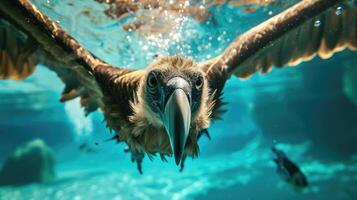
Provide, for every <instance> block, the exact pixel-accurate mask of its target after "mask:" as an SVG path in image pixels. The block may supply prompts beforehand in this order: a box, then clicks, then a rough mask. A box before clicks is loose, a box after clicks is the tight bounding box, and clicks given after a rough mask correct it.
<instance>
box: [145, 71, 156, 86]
mask: <svg viewBox="0 0 357 200" xmlns="http://www.w3.org/2000/svg"><path fill="white" fill-rule="evenodd" d="M147 82H148V86H149V87H151V88H154V87H156V86H157V82H158V81H157V77H156V74H155V72H150V74H149V77H148V80H147Z"/></svg>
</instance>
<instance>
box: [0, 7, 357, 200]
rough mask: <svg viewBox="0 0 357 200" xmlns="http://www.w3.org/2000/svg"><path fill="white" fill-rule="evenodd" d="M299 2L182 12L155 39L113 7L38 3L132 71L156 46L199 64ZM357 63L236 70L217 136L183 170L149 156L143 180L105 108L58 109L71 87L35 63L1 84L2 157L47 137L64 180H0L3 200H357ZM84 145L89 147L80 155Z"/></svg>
mask: <svg viewBox="0 0 357 200" xmlns="http://www.w3.org/2000/svg"><path fill="white" fill-rule="evenodd" d="M69 2H72V4H73V5H70V4H69ZM293 2H295V1H289V2H288V3H286V5H285V4H283V5H282V6H281V5H279V6H268V7H261V8H258V10H257V11H256V12H253V13H244V12H242V8H240V7H238V8H237V7H231V6H228V5H223V6H221V7H213V8H211V13H212V17H211V18H209V19H208V20H207V21H205V22H197V21H195V20H194V19H191V18H189V17H181V18H180V20H177V22H176V21H175V23H176V24H175V29H173V30H172V32H169V33H168V34H167V35H161V36H160V35H155V36H152V37H150V36H145V35H140V34H137V33H135V32H131V33H130V32H125V31H123V30H122V28H121V27H122V25H123V24H124V23H125V20H120V21H118V20H114V19H111V18H108V17H107V16H106V15H105V14H104V13H103V10H105V9H106V5H104V4H98V3H96V2H94V1H92V0H86V1H75V2H74V1H70V0H62V1H59V0H58V1H54V0H47V1H46V0H35V1H34V3H35V4H36V5H37V6H38V7H39V8H40V9H41V10H42V11H44V12H45V13H46V14H47V15H48V16H50V17H51V18H52V19H53V20H55V21H57V22H58V23H59V24H60V25H61V26H62V27H63V28H64V29H65V30H67V31H68V32H70V33H71V34H72V35H73V36H74V37H75V38H76V39H78V40H79V41H80V42H81V43H82V44H83V45H84V46H86V47H87V48H88V49H90V50H91V51H92V52H93V53H94V54H95V55H97V56H98V57H100V58H102V59H104V60H105V61H107V62H109V63H110V64H114V65H117V66H129V67H130V68H144V67H145V66H146V65H147V64H148V63H150V61H152V60H153V59H154V54H156V53H159V54H170V55H173V54H180V55H184V56H187V57H192V58H193V59H195V60H197V61H201V60H204V59H207V58H211V57H213V56H216V55H218V54H219V53H221V52H222V51H223V49H224V48H225V47H226V46H227V45H228V44H229V43H230V42H231V41H232V40H233V39H234V38H235V37H236V36H237V35H238V34H240V33H243V32H244V31H246V30H248V29H249V28H251V27H253V26H255V25H256V24H258V23H260V22H262V21H264V20H265V19H268V18H269V17H271V16H272V15H274V14H276V13H278V12H279V11H281V10H282V9H284V8H286V7H287V6H288V4H291V3H293ZM84 11H86V12H84ZM88 13H89V14H88ZM170 33H171V34H170ZM356 65H357V59H356V53H353V52H349V51H344V52H342V53H338V54H337V55H336V56H334V57H333V58H331V59H329V60H321V59H319V58H315V59H313V60H312V61H311V62H308V63H304V64H300V65H299V66H298V67H294V68H286V69H283V70H279V69H276V70H273V71H272V72H271V73H269V74H268V75H264V76H261V75H255V76H254V77H252V78H251V79H249V80H247V81H242V80H239V79H237V78H234V77H233V78H232V79H230V80H229V81H228V83H227V85H226V87H225V90H224V98H225V100H226V101H227V102H228V103H229V104H228V105H227V106H226V109H227V112H226V113H225V114H224V115H223V119H222V120H220V121H216V122H215V123H214V124H213V125H212V126H211V127H210V128H209V132H210V134H211V137H212V140H211V141H209V140H208V139H206V138H204V139H202V140H201V141H200V149H201V153H200V156H199V157H198V158H197V159H194V160H191V159H188V160H187V162H186V167H185V169H184V171H183V172H182V173H180V172H179V169H178V167H177V166H176V165H175V164H174V162H173V160H172V159H169V161H168V162H167V163H165V162H162V161H161V160H160V159H159V158H156V159H154V160H153V161H150V160H149V159H148V158H145V159H144V163H143V171H144V174H143V175H140V174H139V173H138V172H137V170H136V166H135V165H134V164H133V163H131V162H130V156H129V155H128V154H126V153H124V151H123V149H124V147H125V145H124V144H115V143H113V142H105V140H106V139H108V138H110V137H111V135H110V133H109V131H108V130H107V129H106V128H105V125H104V124H103V123H102V120H103V116H102V114H101V113H99V112H97V113H94V114H91V115H90V116H88V117H87V118H86V117H84V114H83V111H82V110H81V108H80V107H79V102H78V100H74V101H71V102H69V103H66V104H61V103H60V102H59V101H58V99H59V97H60V93H61V91H62V89H63V87H64V86H63V84H62V83H61V81H60V80H59V78H58V77H57V76H56V74H54V73H52V72H50V71H49V70H48V69H47V68H44V67H41V66H39V67H38V69H37V71H36V72H35V74H34V75H32V76H31V77H30V78H28V79H27V80H25V81H22V82H15V81H0V163H2V162H4V160H5V159H6V158H7V157H8V156H9V155H10V154H11V153H12V152H13V151H14V150H15V148H16V147H17V146H18V145H21V144H23V143H25V142H26V141H29V140H32V139H34V138H41V139H43V140H44V141H45V142H46V143H47V144H48V145H50V146H51V147H52V148H53V150H54V155H55V159H56V176H57V178H56V179H55V180H54V181H53V182H49V183H45V184H29V185H25V186H18V187H11V186H7V187H0V199H221V198H224V199H313V200H316V199H327V200H328V199H331V200H335V199H355V198H356V197H357V123H356V122H357V85H356V84H355V83H356V81H357V71H356V69H354V67H355V66H356ZM83 143H87V144H88V145H89V146H90V147H91V148H92V149H93V152H92V153H83V152H81V151H80V150H79V148H78V147H79V145H80V144H83ZM95 143H98V145H95ZM272 145H276V146H277V147H279V148H280V149H283V150H284V151H285V152H286V154H287V155H289V157H290V158H291V159H292V160H293V161H295V162H296V163H298V164H299V166H300V167H301V169H302V170H303V171H304V172H305V174H306V176H307V177H308V180H309V183H310V185H309V187H308V188H307V189H306V190H305V191H303V192H296V191H295V190H294V189H293V188H292V187H290V186H289V185H288V184H286V183H285V182H284V181H283V180H282V179H281V178H280V177H279V175H278V174H277V173H276V169H275V166H274V163H273V162H272V161H271V159H272V158H273V155H272V153H271V151H270V147H271V146H272Z"/></svg>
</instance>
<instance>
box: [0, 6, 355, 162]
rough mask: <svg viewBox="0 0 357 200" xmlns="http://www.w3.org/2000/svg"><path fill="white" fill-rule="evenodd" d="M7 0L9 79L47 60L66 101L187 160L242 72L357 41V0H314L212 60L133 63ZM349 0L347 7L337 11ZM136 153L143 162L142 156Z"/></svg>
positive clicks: (0, 54)
mask: <svg viewBox="0 0 357 200" xmlns="http://www.w3.org/2000/svg"><path fill="white" fill-rule="evenodd" d="M0 5H1V6H0V11H1V12H0V18H1V24H2V26H1V29H0V38H2V39H1V43H0V44H1V45H0V47H1V49H0V78H1V79H16V80H21V79H24V78H26V77H28V76H29V75H30V74H31V73H32V72H33V71H34V70H35V64H37V63H44V64H45V65H46V66H47V67H48V68H49V69H51V70H53V71H54V72H56V73H57V74H58V76H59V77H60V78H61V79H62V81H63V82H64V83H65V88H64V91H63V94H62V97H61V101H67V100H70V99H74V98H77V97H79V98H80V99H81V101H80V102H81V105H82V106H83V107H84V109H85V112H86V114H89V113H90V112H93V111H95V110H97V109H98V108H100V109H101V110H102V111H103V113H104V116H105V119H106V122H107V125H108V127H109V128H110V129H113V130H114V131H115V137H114V139H116V140H117V141H123V142H125V143H126V144H127V145H128V147H129V149H130V151H131V152H135V153H136V154H137V153H138V152H139V153H140V154H143V155H144V154H145V153H146V154H148V155H149V157H150V156H152V155H155V154H157V153H158V154H160V157H161V158H163V159H165V156H171V155H173V156H174V159H175V162H176V164H177V165H179V164H181V167H182V168H183V161H182V160H183V159H184V158H186V157H187V156H189V157H196V156H197V155H198V153H199V146H198V144H197V140H198V138H199V137H200V136H201V135H202V134H207V132H206V130H207V128H208V127H209V126H210V124H211V123H212V121H214V120H215V119H218V118H220V116H221V114H222V112H223V110H222V105H223V104H224V103H223V99H222V90H223V87H224V85H225V83H226V81H227V79H229V78H230V77H231V76H232V75H235V76H238V77H240V78H248V77H249V76H251V75H252V74H254V73H255V72H257V71H260V72H261V73H267V72H269V71H270V70H271V68H272V66H276V67H283V66H291V65H297V64H299V63H300V62H302V61H308V60H310V59H312V58H313V57H314V56H315V55H319V56H320V57H322V58H329V57H331V56H332V54H333V53H334V52H337V51H341V50H343V49H346V48H348V49H350V50H356V49H357V33H356V30H357V17H356V4H355V2H348V1H341V0H304V1H301V2H299V3H297V4H296V5H294V6H292V7H291V8H289V9H287V10H285V11H284V12H282V13H280V14H278V15H276V16H274V17H272V18H271V19H269V20H267V21H265V22H263V23H262V24H260V25H258V26H256V27H254V28H252V29H250V30H249V31H247V32H246V33H244V34H242V35H240V36H239V37H237V39H235V40H234V41H233V42H232V43H231V44H230V45H229V46H228V48H227V49H226V50H225V51H224V52H223V53H222V54H221V55H219V56H217V57H215V58H213V59H211V60H207V61H205V62H200V63H197V62H194V61H192V60H190V59H186V58H183V57H181V56H163V57H159V58H157V60H155V61H154V62H153V63H151V64H150V65H149V66H148V67H147V68H145V69H142V70H132V69H127V68H123V67H115V66H111V65H109V64H107V63H105V62H104V61H102V60H100V59H99V58H97V57H96V56H95V55H93V54H92V53H90V52H89V51H88V50H87V49H85V48H84V47H83V46H82V45H81V44H80V43H79V42H78V41H76V40H75V39H74V38H73V37H71V36H70V35H69V34H68V33H66V32H65V31H64V30H63V29H62V28H61V27H60V26H59V25H58V24H57V23H56V22H54V21H51V19H50V18H48V17H47V16H46V15H45V14H43V13H42V12H41V11H40V10H39V9H38V8H36V6H35V5H33V4H32V3H31V2H30V1H29V0H0ZM339 7H343V12H341V13H339V14H336V9H338V8H339ZM316 22H319V24H317V25H316ZM14 47H16V48H14ZM133 158H134V159H135V158H139V159H138V162H140V163H141V158H142V156H133Z"/></svg>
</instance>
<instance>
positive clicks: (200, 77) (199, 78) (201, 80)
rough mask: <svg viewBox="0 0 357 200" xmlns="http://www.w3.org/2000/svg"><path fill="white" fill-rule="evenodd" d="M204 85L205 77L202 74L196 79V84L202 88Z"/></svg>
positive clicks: (198, 87)
mask: <svg viewBox="0 0 357 200" xmlns="http://www.w3.org/2000/svg"><path fill="white" fill-rule="evenodd" d="M202 85H203V78H202V76H199V77H197V79H196V82H195V86H196V88H197V89H200V88H201V87H202Z"/></svg>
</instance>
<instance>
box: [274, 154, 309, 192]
mask: <svg viewBox="0 0 357 200" xmlns="http://www.w3.org/2000/svg"><path fill="white" fill-rule="evenodd" d="M272 151H273V153H274V154H275V155H276V158H274V159H273V161H274V162H275V164H276V166H277V172H278V174H279V175H280V176H281V177H282V179H284V181H286V182H287V183H290V184H291V185H292V186H294V188H295V189H297V190H301V189H304V188H306V187H307V186H308V185H309V183H308V181H307V178H306V176H305V174H304V173H303V172H302V171H301V170H300V168H299V167H298V165H297V164H296V163H294V162H292V161H291V160H290V159H289V158H288V157H287V156H286V154H285V153H284V152H283V151H282V150H279V149H277V148H275V147H272Z"/></svg>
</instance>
